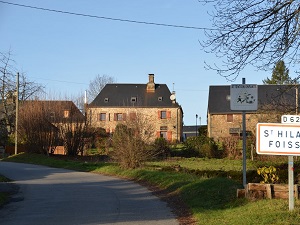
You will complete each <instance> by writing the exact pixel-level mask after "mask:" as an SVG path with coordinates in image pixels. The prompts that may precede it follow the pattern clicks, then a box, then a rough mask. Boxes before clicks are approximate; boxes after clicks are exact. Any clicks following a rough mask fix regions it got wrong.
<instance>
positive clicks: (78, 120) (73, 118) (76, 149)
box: [55, 104, 89, 156]
mask: <svg viewBox="0 0 300 225" xmlns="http://www.w3.org/2000/svg"><path fill="white" fill-rule="evenodd" d="M55 125H56V126H57V127H58V129H59V134H60V138H61V140H62V143H63V145H64V147H65V151H66V154H67V155H72V156H76V155H78V154H81V155H83V151H84V146H85V144H86V140H88V139H89V136H88V132H87V131H88V124H87V123H86V120H85V117H84V116H83V115H82V114H81V112H80V111H79V109H78V108H77V107H76V106H75V105H74V104H69V106H68V110H67V115H64V117H63V118H57V119H56V120H55Z"/></svg>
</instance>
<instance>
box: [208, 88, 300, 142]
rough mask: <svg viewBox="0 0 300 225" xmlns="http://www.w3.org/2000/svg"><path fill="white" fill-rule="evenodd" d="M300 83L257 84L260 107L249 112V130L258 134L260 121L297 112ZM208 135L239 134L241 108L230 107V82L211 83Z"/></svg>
mask: <svg viewBox="0 0 300 225" xmlns="http://www.w3.org/2000/svg"><path fill="white" fill-rule="evenodd" d="M298 88H299V85H298V84H297V85H257V89H258V96H257V100H258V110H257V111H247V112H246V132H247V134H252V135H255V132H256V124H257V123H268V122H275V123H280V122H281V116H282V115H285V114H286V115H289V114H291V115H295V114H298V108H299V98H298ZM207 130H208V136H209V137H211V138H214V139H219V138H224V137H230V136H240V135H241V133H242V112H241V111H233V110H231V109H230V85H217V86H210V87H209V96H208V109H207Z"/></svg>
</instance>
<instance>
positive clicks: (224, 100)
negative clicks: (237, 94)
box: [207, 85, 300, 114]
mask: <svg viewBox="0 0 300 225" xmlns="http://www.w3.org/2000/svg"><path fill="white" fill-rule="evenodd" d="M297 86H298V89H299V85H297ZM257 91H258V110H259V109H262V107H263V106H264V105H266V104H273V105H274V106H275V105H276V106H278V107H279V106H281V107H284V108H289V109H291V110H292V109H295V108H296V88H295V85H257ZM299 92H300V90H299ZM229 99H230V85H217V86H210V87H209V96H208V109H207V110H208V113H210V114H227V113H241V112H239V111H232V110H231V109H230V100H229ZM298 105H299V98H298ZM249 113H251V111H250V112H249Z"/></svg>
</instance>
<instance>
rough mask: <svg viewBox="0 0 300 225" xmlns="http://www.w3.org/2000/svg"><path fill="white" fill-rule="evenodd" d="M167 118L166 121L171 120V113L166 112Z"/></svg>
mask: <svg viewBox="0 0 300 225" xmlns="http://www.w3.org/2000/svg"><path fill="white" fill-rule="evenodd" d="M167 118H168V119H170V118H171V111H167Z"/></svg>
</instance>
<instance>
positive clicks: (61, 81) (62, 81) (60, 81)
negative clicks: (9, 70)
mask: <svg viewBox="0 0 300 225" xmlns="http://www.w3.org/2000/svg"><path fill="white" fill-rule="evenodd" d="M31 78H32V79H39V80H47V81H53V82H59V83H68V84H80V85H82V84H83V85H88V83H80V82H74V81H66V80H53V79H46V78H39V77H31Z"/></svg>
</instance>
